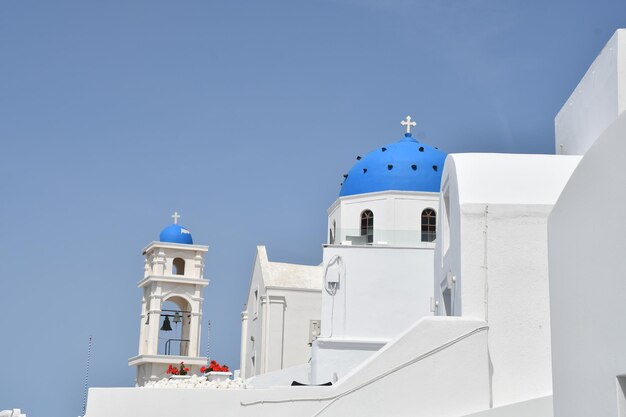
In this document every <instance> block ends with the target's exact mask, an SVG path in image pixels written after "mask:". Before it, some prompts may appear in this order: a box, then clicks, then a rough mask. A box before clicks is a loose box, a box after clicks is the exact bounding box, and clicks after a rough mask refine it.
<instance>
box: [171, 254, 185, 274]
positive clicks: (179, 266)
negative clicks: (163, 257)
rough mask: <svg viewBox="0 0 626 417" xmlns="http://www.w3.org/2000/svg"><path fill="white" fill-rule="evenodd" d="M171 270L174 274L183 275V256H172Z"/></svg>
mask: <svg viewBox="0 0 626 417" xmlns="http://www.w3.org/2000/svg"><path fill="white" fill-rule="evenodd" d="M172 272H173V273H174V275H185V260H184V259H183V258H174V260H173V261H172Z"/></svg>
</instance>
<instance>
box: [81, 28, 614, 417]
mask: <svg viewBox="0 0 626 417" xmlns="http://www.w3.org/2000/svg"><path fill="white" fill-rule="evenodd" d="M624 110H626V30H618V31H617V32H616V33H615V35H614V36H613V37H612V38H611V39H610V40H609V42H608V44H607V45H606V46H605V48H604V49H603V50H602V52H601V53H600V55H599V56H598V57H597V58H596V60H595V61H594V62H593V64H592V65H591V67H590V69H589V71H588V72H587V74H586V75H585V76H584V77H583V79H582V80H581V81H580V83H579V84H578V86H577V87H576V89H575V90H574V92H573V93H572V95H571V97H570V98H569V100H568V101H567V102H566V103H565V104H564V105H563V107H562V109H561V111H560V112H559V114H558V115H557V116H556V119H555V131H556V132H555V146H556V149H557V155H522V154H487V153H483V154H476V153H468V154H449V155H446V154H445V153H443V152H441V151H439V150H438V149H436V148H433V147H430V146H428V145H427V144H425V143H422V142H420V141H419V139H418V138H415V137H414V136H413V134H412V133H411V127H412V126H414V124H415V122H413V121H412V120H411V118H410V117H407V118H406V120H404V121H403V122H402V125H403V126H404V128H405V129H406V130H405V133H404V135H403V136H401V137H400V138H398V139H399V140H396V141H394V142H392V143H389V144H381V146H380V147H378V148H376V149H373V150H372V151H371V152H370V153H368V154H366V155H364V156H363V157H358V158H357V161H356V162H355V164H354V166H353V167H352V168H351V169H350V171H349V173H348V174H347V175H346V176H345V179H344V182H343V184H342V188H341V191H340V194H339V196H338V198H337V199H336V200H335V201H334V202H333V203H332V204H331V205H330V207H329V208H328V210H327V216H328V227H327V236H328V240H327V243H326V244H324V245H323V247H322V255H323V256H322V259H323V261H322V264H321V265H313V266H310V265H295V264H286V263H280V262H275V261H270V260H269V258H268V250H267V249H266V248H265V247H264V246H258V247H257V253H256V260H255V263H254V269H253V271H252V277H251V280H250V285H249V290H248V294H247V297H246V299H247V302H246V306H245V308H244V311H243V312H242V313H241V363H240V369H239V370H238V371H235V377H236V378H235V379H233V380H227V381H222V382H220V383H217V384H216V383H213V382H208V381H206V380H205V377H198V376H196V375H198V374H199V372H200V368H201V367H202V366H204V365H206V361H207V359H206V358H204V357H202V356H201V355H200V352H199V341H200V337H201V325H200V323H202V302H203V292H204V291H205V290H207V289H206V287H207V286H208V285H209V282H208V280H207V279H205V278H204V273H203V269H204V255H205V254H206V252H207V251H208V247H207V246H204V245H198V244H194V242H193V240H192V237H191V233H190V232H189V230H188V229H186V228H184V227H182V226H181V225H179V224H178V215H177V214H175V216H174V223H173V224H172V225H170V226H168V227H167V228H165V229H164V230H163V232H162V233H161V236H160V240H159V241H157V242H151V243H149V244H148V245H147V246H146V247H145V248H144V249H143V254H144V256H145V264H144V276H143V278H142V279H140V280H139V283H138V287H139V288H140V289H141V314H140V317H139V322H138V325H139V332H138V334H139V344H138V351H137V355H136V356H134V357H132V358H130V359H129V362H128V363H129V365H130V366H134V367H135V368H136V381H135V382H136V385H137V386H136V387H133V388H91V389H90V390H89V397H88V403H87V409H86V416H87V417H105V416H106V417H109V416H119V417H131V416H132V417H138V416H150V417H161V416H163V417H165V416H171V415H184V416H186V417H195V416H203V415H206V414H207V412H209V411H207V410H211V411H210V412H215V413H219V414H221V415H229V416H265V415H267V416H310V417H313V416H324V417H329V416H347V415H361V416H428V417H520V416H529V417H530V416H532V417H552V416H554V417H579V416H580V417H582V416H594V417H595V416H602V417H604V416H606V417H608V416H613V417H614V416H620V417H626V303H624V302H623V300H624V299H625V298H626V280H625V279H623V278H622V277H621V270H623V269H626V268H622V267H626V257H624V255H623V252H624V251H625V250H626V241H625V239H624V236H626V219H624V218H623V214H624V213H626V210H622V209H626V187H625V186H624V185H625V184H626V164H624V162H623V161H624V155H626V114H625V113H624ZM270 253H271V251H270ZM208 288H209V289H208V291H210V286H209V287H208ZM163 331H167V332H168V335H167V337H165V338H164V337H163V336H162V335H161V337H159V336H160V334H161V333H162V332H163ZM180 362H184V363H185V364H186V365H187V366H188V367H189V374H194V376H188V377H187V378H173V379H172V377H171V375H169V374H167V368H168V365H169V364H172V363H174V364H176V363H180Z"/></svg>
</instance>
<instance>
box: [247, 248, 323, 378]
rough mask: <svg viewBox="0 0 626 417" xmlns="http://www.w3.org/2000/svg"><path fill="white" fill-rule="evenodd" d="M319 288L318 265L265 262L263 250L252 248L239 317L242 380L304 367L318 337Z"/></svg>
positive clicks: (320, 272) (320, 273)
mask: <svg viewBox="0 0 626 417" xmlns="http://www.w3.org/2000/svg"><path fill="white" fill-rule="evenodd" d="M321 289H322V267H321V266H309V265H297V264H288V263H281V262H270V261H269V260H268V258H267V251H266V250H265V246H257V254H256V259H255V261H254V270H253V272H252V279H251V280H250V287H249V290H248V299H247V303H246V309H245V310H244V311H243V312H242V313H241V369H240V372H241V376H242V377H243V378H249V377H253V376H256V375H259V374H265V373H268V372H272V371H277V370H281V369H284V368H290V367H293V366H297V365H305V364H307V363H308V362H309V360H310V359H311V343H312V342H313V340H314V338H315V337H317V335H318V334H319V326H320V308H321V302H320V298H321V294H320V293H321ZM289 382H291V381H289Z"/></svg>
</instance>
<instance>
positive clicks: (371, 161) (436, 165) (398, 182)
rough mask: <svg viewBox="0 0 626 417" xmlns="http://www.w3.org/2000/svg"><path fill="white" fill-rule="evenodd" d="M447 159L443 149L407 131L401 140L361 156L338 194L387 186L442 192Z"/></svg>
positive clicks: (406, 189) (351, 193) (385, 188)
mask: <svg viewBox="0 0 626 417" xmlns="http://www.w3.org/2000/svg"><path fill="white" fill-rule="evenodd" d="M357 159H358V158H357ZM445 159H446V154H445V153H444V152H441V151H440V150H438V149H436V148H433V147H430V146H428V145H424V144H423V143H419V142H418V141H417V140H416V139H415V138H414V137H413V136H412V135H411V134H410V133H406V134H405V135H404V138H402V139H401V140H400V141H398V142H395V143H391V144H389V145H385V146H383V147H380V148H378V149H375V150H373V151H372V152H370V153H368V154H367V155H365V156H364V157H363V158H360V160H359V161H358V162H357V163H356V164H354V166H353V167H352V169H351V170H350V172H348V175H347V177H346V178H345V180H344V182H343V184H342V186H341V191H340V192H339V196H340V197H343V196H347V195H354V194H363V193H372V192H375V191H387V190H397V191H430V192H439V189H440V187H441V172H442V170H443V163H444V161H445Z"/></svg>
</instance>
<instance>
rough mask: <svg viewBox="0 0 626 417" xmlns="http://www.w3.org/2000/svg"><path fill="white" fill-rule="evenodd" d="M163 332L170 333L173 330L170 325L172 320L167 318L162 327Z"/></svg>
mask: <svg viewBox="0 0 626 417" xmlns="http://www.w3.org/2000/svg"><path fill="white" fill-rule="evenodd" d="M161 330H163V331H166V332H169V331H171V330H172V326H171V325H170V318H169V317H168V316H165V320H163V325H162V326H161Z"/></svg>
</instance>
